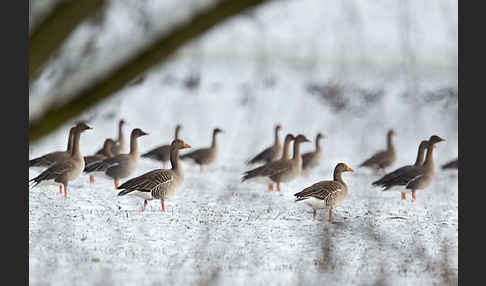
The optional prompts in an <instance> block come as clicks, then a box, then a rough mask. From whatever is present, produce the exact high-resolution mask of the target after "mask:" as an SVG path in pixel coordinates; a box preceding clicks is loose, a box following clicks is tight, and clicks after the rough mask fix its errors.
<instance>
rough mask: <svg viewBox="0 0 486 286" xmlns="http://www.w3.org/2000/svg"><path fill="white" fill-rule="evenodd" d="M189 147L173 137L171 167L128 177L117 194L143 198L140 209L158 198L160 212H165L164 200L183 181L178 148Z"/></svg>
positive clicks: (178, 187)
mask: <svg viewBox="0 0 486 286" xmlns="http://www.w3.org/2000/svg"><path fill="white" fill-rule="evenodd" d="M185 148H191V146H190V145H189V144H186V143H185V142H184V141H182V140H180V139H175V140H174V141H172V143H171V144H170V149H171V150H170V163H171V165H172V168H171V169H156V170H153V171H150V172H147V173H145V174H143V175H140V176H138V177H135V178H133V179H130V180H128V181H126V182H125V183H123V184H122V185H121V186H119V187H118V188H117V189H118V190H123V191H121V192H119V193H118V196H124V195H126V194H129V193H133V194H134V195H136V196H138V197H141V198H142V199H144V202H143V208H142V211H144V210H145V207H146V206H147V200H153V199H158V200H160V202H161V205H162V212H165V203H164V202H165V200H166V199H168V198H169V197H171V196H172V195H174V193H175V192H176V191H177V190H179V189H180V187H181V185H182V183H183V182H184V170H183V169H182V164H180V161H179V150H180V149H185Z"/></svg>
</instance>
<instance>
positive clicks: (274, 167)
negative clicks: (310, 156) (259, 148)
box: [241, 134, 311, 191]
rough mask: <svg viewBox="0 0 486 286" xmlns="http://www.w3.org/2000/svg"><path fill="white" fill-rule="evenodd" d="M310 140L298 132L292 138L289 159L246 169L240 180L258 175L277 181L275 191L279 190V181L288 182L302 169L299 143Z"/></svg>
mask: <svg viewBox="0 0 486 286" xmlns="http://www.w3.org/2000/svg"><path fill="white" fill-rule="evenodd" d="M302 142H311V141H310V140H309V139H307V138H306V137H305V136H304V135H302V134H300V135H298V136H297V137H295V139H294V155H293V157H292V159H289V160H278V161H274V162H270V163H268V164H265V165H263V166H261V167H258V168H256V169H253V170H250V171H247V172H245V173H244V176H243V177H242V178H241V182H244V181H246V180H249V179H254V178H258V177H266V178H268V179H270V180H269V181H268V182H270V183H272V182H275V183H277V191H280V183H281V182H283V183H284V182H289V181H291V180H293V179H295V178H296V177H297V176H298V175H300V172H301V171H302V156H301V155H300V144H301V143H302Z"/></svg>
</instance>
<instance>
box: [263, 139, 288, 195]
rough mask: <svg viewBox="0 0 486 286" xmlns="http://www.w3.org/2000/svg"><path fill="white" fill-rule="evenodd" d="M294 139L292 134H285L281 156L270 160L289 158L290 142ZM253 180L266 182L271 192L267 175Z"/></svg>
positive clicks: (270, 184)
mask: <svg viewBox="0 0 486 286" xmlns="http://www.w3.org/2000/svg"><path fill="white" fill-rule="evenodd" d="M294 139H295V137H294V135H292V134H290V133H289V134H287V135H286V136H285V140H284V147H283V152H282V156H281V157H280V159H279V160H277V161H272V162H278V161H284V160H289V159H290V143H292V141H293V140H294ZM272 162H269V163H267V164H270V163H272ZM267 164H265V165H267ZM265 165H264V166H265ZM255 180H259V181H260V182H262V183H264V184H268V190H269V191H271V192H272V191H273V181H272V180H271V179H270V178H267V177H259V178H256V179H255Z"/></svg>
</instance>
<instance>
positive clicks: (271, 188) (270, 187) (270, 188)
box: [268, 184, 273, 192]
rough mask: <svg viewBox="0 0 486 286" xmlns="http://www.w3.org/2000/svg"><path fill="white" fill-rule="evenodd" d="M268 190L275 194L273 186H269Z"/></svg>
mask: <svg viewBox="0 0 486 286" xmlns="http://www.w3.org/2000/svg"><path fill="white" fill-rule="evenodd" d="M268 190H269V191H270V192H273V184H269V185H268Z"/></svg>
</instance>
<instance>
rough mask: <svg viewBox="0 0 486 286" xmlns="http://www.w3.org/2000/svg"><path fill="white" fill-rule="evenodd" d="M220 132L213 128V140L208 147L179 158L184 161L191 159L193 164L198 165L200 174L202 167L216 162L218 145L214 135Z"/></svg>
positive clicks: (220, 131)
mask: <svg viewBox="0 0 486 286" xmlns="http://www.w3.org/2000/svg"><path fill="white" fill-rule="evenodd" d="M222 132H223V130H221V129H219V128H215V129H214V130H213V140H212V143H211V146H210V147H208V148H201V149H197V150H194V151H192V152H190V153H187V154H184V155H182V156H181V157H180V158H181V160H185V159H187V158H190V159H192V160H193V161H194V162H196V163H197V164H198V165H199V170H200V171H201V172H202V171H203V166H204V165H209V164H211V163H212V162H214V160H216V157H217V156H218V145H217V143H216V135H217V134H218V133H222Z"/></svg>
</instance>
